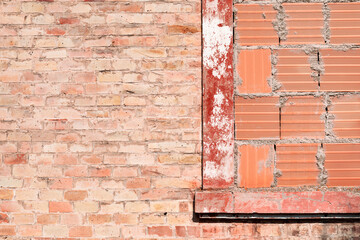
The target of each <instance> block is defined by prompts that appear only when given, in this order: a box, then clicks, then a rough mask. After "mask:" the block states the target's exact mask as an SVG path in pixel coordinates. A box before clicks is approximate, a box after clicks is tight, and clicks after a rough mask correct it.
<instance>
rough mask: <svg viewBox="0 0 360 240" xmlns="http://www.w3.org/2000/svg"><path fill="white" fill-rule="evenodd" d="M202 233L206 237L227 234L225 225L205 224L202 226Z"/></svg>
mask: <svg viewBox="0 0 360 240" xmlns="http://www.w3.org/2000/svg"><path fill="white" fill-rule="evenodd" d="M202 235H203V237H206V238H214V237H222V236H224V235H225V234H224V227H222V226H211V225H203V226H202Z"/></svg>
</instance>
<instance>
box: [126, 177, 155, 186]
mask: <svg viewBox="0 0 360 240" xmlns="http://www.w3.org/2000/svg"><path fill="white" fill-rule="evenodd" d="M126 188H150V179H149V178H130V179H129V180H127V181H126Z"/></svg>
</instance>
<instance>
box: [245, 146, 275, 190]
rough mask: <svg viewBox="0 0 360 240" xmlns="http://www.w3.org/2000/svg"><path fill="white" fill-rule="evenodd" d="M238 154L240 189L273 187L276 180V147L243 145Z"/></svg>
mask: <svg viewBox="0 0 360 240" xmlns="http://www.w3.org/2000/svg"><path fill="white" fill-rule="evenodd" d="M238 152H239V154H240V159H239V167H238V177H239V179H240V182H239V187H245V188H261V187H271V184H272V183H273V180H274V157H275V151H274V146H273V145H259V146H253V145H241V146H240V147H239V148H238Z"/></svg>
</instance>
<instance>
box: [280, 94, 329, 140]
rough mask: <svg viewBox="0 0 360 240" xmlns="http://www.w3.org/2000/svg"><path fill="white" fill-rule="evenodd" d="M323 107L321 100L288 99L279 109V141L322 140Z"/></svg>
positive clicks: (310, 97) (304, 97)
mask: <svg viewBox="0 0 360 240" xmlns="http://www.w3.org/2000/svg"><path fill="white" fill-rule="evenodd" d="M323 114H325V106H324V104H323V102H322V98H320V97H318V98H316V97H312V96H301V97H300V96H296V97H290V98H289V99H288V100H287V101H286V103H285V105H284V106H283V107H282V108H281V139H286V138H324V136H325V122H324V120H322V119H321V118H322V115H323Z"/></svg>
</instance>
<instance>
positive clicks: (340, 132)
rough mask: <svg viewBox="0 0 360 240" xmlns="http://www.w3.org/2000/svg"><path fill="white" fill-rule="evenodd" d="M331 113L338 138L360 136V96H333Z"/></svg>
mask: <svg viewBox="0 0 360 240" xmlns="http://www.w3.org/2000/svg"><path fill="white" fill-rule="evenodd" d="M331 102H332V105H331V106H330V107H329V114H332V115H333V116H334V120H332V121H333V128H332V130H333V133H334V134H335V136H336V137H338V138H359V137H360V96H358V95H347V96H340V97H333V98H331Z"/></svg>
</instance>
